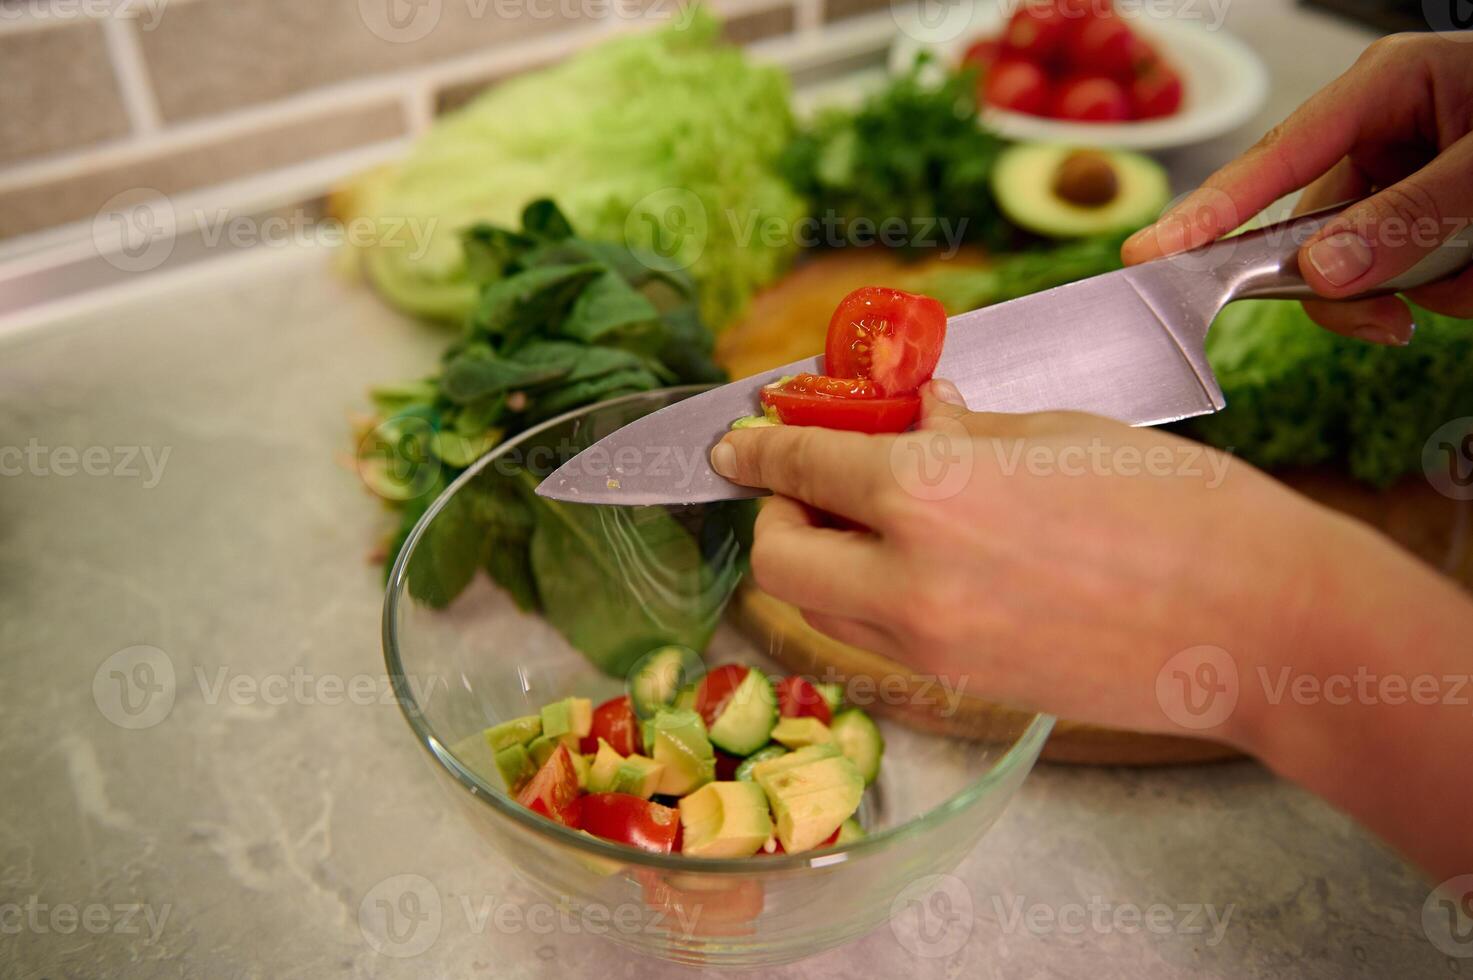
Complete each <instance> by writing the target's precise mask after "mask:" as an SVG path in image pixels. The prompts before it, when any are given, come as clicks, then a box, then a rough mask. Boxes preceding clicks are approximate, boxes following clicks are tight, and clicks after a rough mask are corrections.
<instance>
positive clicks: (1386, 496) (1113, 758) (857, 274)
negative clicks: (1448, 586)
mask: <svg viewBox="0 0 1473 980" xmlns="http://www.w3.org/2000/svg"><path fill="white" fill-rule="evenodd" d="M952 261H953V262H963V263H967V264H977V265H981V264H984V263H985V261H986V260H985V258H984V257H982V256H981V255H979V254H976V253H965V252H964V253H962V254H960V255H958V256H957V257H956V258H955V259H953V260H952ZM926 268H927V266H926V265H925V264H917V263H909V262H904V261H902V260H901V259H899V258H897V257H896V256H895V255H894V254H892V253H888V252H884V251H881V250H879V249H868V250H861V251H856V250H849V251H841V252H832V253H827V254H824V255H821V256H819V257H817V258H814V259H812V260H810V261H808V262H806V263H805V264H804V265H802V266H801V267H800V268H798V269H797V270H795V271H794V272H793V273H792V274H790V275H789V276H787V277H786V278H785V279H783V280H782V281H781V282H779V283H777V284H776V285H774V286H772V287H771V288H769V289H767V290H766V291H764V292H763V293H761V294H760V295H758V296H757V297H756V298H755V299H754V300H753V302H752V305H751V308H750V309H749V310H748V311H747V314H746V316H745V317H743V319H742V321H741V322H740V323H738V324H735V325H734V326H732V327H731V328H730V329H729V330H727V331H726V332H724V333H723V334H722V335H721V337H720V339H719V341H718V343H717V358H718V360H720V361H721V363H722V364H723V365H724V366H725V367H726V369H727V370H728V371H730V372H731V374H732V376H733V377H738V378H739V377H745V376H747V375H749V374H755V373H757V372H758V371H765V370H768V369H769V368H773V367H777V366H778V365H780V364H786V363H788V362H789V361H795V360H797V359H798V358H801V357H808V356H811V355H812V354H814V353H817V352H819V351H821V350H822V349H823V337H824V332H825V330H826V329H827V327H828V321H829V315H830V314H831V313H832V312H833V310H834V307H835V306H836V305H838V302H839V300H840V299H842V298H843V297H844V295H845V294H847V293H848V292H849V291H850V290H853V289H856V288H858V287H859V286H864V285H872V284H876V283H884V284H886V285H893V286H896V287H899V288H902V289H903V288H905V287H906V285H907V284H908V282H910V281H911V280H912V279H913V278H914V277H915V276H917V275H918V274H920V273H922V272H924V271H925V269H926ZM1276 475H1277V476H1278V477H1279V478H1280V479H1282V480H1283V481H1284V482H1286V483H1287V484H1289V485H1290V486H1292V487H1294V488H1295V489H1297V490H1299V491H1300V492H1301V493H1304V494H1305V495H1307V496H1309V497H1311V498H1313V499H1315V500H1317V501H1319V502H1321V503H1323V504H1325V505H1326V506H1329V507H1333V508H1335V509H1336V510H1340V511H1343V512H1345V513H1347V514H1350V515H1352V516H1354V517H1356V518H1359V519H1360V520H1363V521H1365V522H1366V523H1368V524H1370V525H1372V526H1373V527H1376V528H1379V529H1380V530H1381V531H1382V532H1384V533H1385V534H1386V535H1387V536H1389V537H1390V538H1392V539H1393V540H1395V541H1396V542H1398V543H1399V544H1401V545H1402V546H1403V547H1405V548H1407V549H1408V550H1410V551H1412V552H1413V553H1415V554H1417V555H1419V556H1420V557H1421V558H1422V559H1423V560H1425V561H1427V562H1428V563H1429V564H1431V565H1433V566H1434V567H1436V568H1439V569H1441V570H1442V571H1444V572H1446V573H1447V574H1449V575H1451V576H1453V577H1454V578H1456V579H1458V580H1459V581H1461V582H1462V583H1464V584H1465V585H1466V586H1468V587H1469V588H1473V503H1470V502H1462V503H1459V502H1457V501H1453V500H1449V499H1448V498H1446V497H1444V496H1442V495H1441V494H1439V493H1438V492H1437V491H1436V490H1434V489H1433V488H1432V487H1431V485H1429V484H1428V483H1427V481H1426V480H1423V479H1420V478H1408V479H1407V480H1405V481H1403V482H1402V483H1400V484H1398V485H1397V486H1395V487H1393V488H1391V489H1390V490H1386V491H1376V490H1372V489H1370V488H1368V487H1365V486H1362V485H1360V484H1357V483H1354V482H1352V481H1350V480H1348V479H1346V478H1344V477H1342V476H1340V475H1339V474H1336V473H1332V472H1328V471H1307V472H1295V473H1282V474H1276ZM733 614H734V616H735V618H736V620H737V622H738V623H739V624H740V625H741V626H742V628H743V629H745V630H747V631H748V632H749V633H750V634H751V635H752V636H753V637H755V638H756V639H757V641H758V642H759V643H761V645H762V646H763V647H764V648H766V649H769V650H770V651H771V653H772V656H773V657H774V658H775V659H777V660H778V661H779V662H781V663H782V664H783V665H784V666H785V667H786V668H787V669H789V670H792V671H793V672H795V673H805V674H816V675H823V674H824V672H825V671H826V670H832V671H834V672H835V673H837V674H838V675H839V676H842V677H860V676H866V677H869V678H871V679H873V680H875V681H876V682H878V679H879V678H880V677H891V678H893V677H896V676H902V677H909V676H910V675H909V672H908V671H907V670H906V668H905V667H903V666H902V665H900V664H898V663H896V662H895V661H893V660H889V659H887V658H885V657H882V656H880V655H878V654H875V653H871V652H869V651H866V650H861V649H859V648H857V647H853V646H849V645H848V644H845V643H840V642H838V641H837V640H834V639H831V638H829V637H827V636H824V635H823V634H822V633H819V632H818V631H816V630H814V629H813V628H812V627H810V626H809V625H808V624H807V623H806V622H804V621H803V618H802V616H801V615H800V614H799V612H798V610H797V609H796V608H795V607H793V606H790V605H788V604H787V603H784V602H780V601H778V600H777V599H774V598H773V597H772V596H769V595H767V594H766V593H764V592H762V591H761V590H760V589H757V588H756V587H755V586H753V585H751V584H750V583H747V584H745V585H743V587H742V590H741V591H740V592H739V593H738V595H737V597H736V600H735V603H734V605H733ZM892 683H893V682H892ZM908 684H910V685H911V686H912V689H913V690H915V691H916V693H918V694H924V693H925V692H923V691H921V690H920V688H919V684H920V682H919V681H918V680H911V681H908ZM886 700H887V701H890V702H905V706H901V705H899V704H898V703H897V704H896V705H895V706H891V707H887V706H885V705H877V706H876V713H879V714H885V715H888V716H890V717H892V718H893V719H895V720H896V721H899V722H901V723H903V724H906V725H911V726H913V727H916V728H921V729H925V730H930V731H941V732H946V733H948V734H954V735H959V736H961V737H965V738H972V739H978V740H988V739H1006V738H1010V737H1013V736H1014V735H1015V734H1016V732H1017V731H1018V730H1019V728H1020V727H1021V725H1022V723H1023V719H1024V718H1025V717H1026V716H1024V715H1022V714H1020V713H1018V712H1015V711H1012V710H1010V709H1008V708H1004V707H1001V706H999V705H996V704H993V703H991V702H988V701H985V700H982V699H981V698H977V697H973V696H969V695H963V696H962V698H961V700H960V703H959V704H958V705H957V708H956V710H955V711H953V712H949V713H947V715H946V716H945V717H942V716H941V715H940V714H939V713H936V712H934V711H932V710H928V709H926V708H924V707H917V706H915V705H914V704H912V702H915V701H919V702H922V703H924V702H927V701H929V700H931V699H930V698H929V697H917V698H905V697H898V698H896V697H892V698H887V699H886ZM1237 755H1238V753H1237V752H1236V751H1235V750H1234V749H1231V748H1229V747H1227V746H1224V745H1220V744H1217V743H1215V742H1209V741H1204V740H1201V739H1190V738H1176V737H1170V736H1158V735H1142V734H1139V733H1136V732H1122V731H1114V730H1111V729H1106V728H1099V727H1097V726H1094V725H1084V724H1080V723H1077V722H1071V721H1067V720H1063V719H1061V720H1060V721H1059V723H1058V725H1057V726H1056V727H1055V729H1054V734H1053V736H1052V737H1051V738H1050V739H1049V741H1048V744H1047V746H1046V747H1045V748H1044V751H1043V757H1044V758H1045V759H1048V760H1050V761H1054V762H1066V763H1077V764H1083V765H1131V766H1149V765H1169V764H1182V763H1201V762H1213V761H1218V760H1222V759H1230V758H1234V757H1236V756H1237Z"/></svg>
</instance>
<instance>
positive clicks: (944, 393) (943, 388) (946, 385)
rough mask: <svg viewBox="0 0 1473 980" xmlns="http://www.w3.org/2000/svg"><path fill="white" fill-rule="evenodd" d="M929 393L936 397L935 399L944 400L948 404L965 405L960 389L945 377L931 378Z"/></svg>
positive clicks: (965, 401)
mask: <svg viewBox="0 0 1473 980" xmlns="http://www.w3.org/2000/svg"><path fill="white" fill-rule="evenodd" d="M931 394H932V395H934V396H935V397H936V400H937V401H942V402H946V404H948V405H960V406H961V407H962V408H966V407H967V400H966V399H965V398H963V397H962V393H961V391H960V389H958V388H957V386H956V385H954V384H952V383H951V382H950V381H947V380H946V379H945V378H932V379H931Z"/></svg>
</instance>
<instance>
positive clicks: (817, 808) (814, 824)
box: [754, 746, 864, 854]
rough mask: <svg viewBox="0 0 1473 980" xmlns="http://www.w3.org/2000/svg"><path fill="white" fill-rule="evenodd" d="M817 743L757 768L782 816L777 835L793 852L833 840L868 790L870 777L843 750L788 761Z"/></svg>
mask: <svg viewBox="0 0 1473 980" xmlns="http://www.w3.org/2000/svg"><path fill="white" fill-rule="evenodd" d="M812 748H819V746H809V747H808V748H805V749H800V750H799V751H798V752H794V753H792V755H789V756H784V757H783V758H780V759H772V760H770V761H768V762H764V763H762V764H761V765H759V766H757V767H756V769H755V770H754V775H755V776H756V779H757V785H759V786H760V787H761V788H762V791H763V792H764V793H766V794H767V799H768V801H769V802H770V803H771V804H772V812H773V815H774V816H775V817H776V818H777V820H776V823H777V838H778V840H780V841H781V842H782V845H783V849H784V850H785V851H787V852H788V853H789V854H797V853H798V852H800V851H808V850H812V849H813V848H815V847H817V846H818V845H820V844H822V843H823V842H824V841H826V840H828V838H829V836H830V835H832V834H833V832H834V831H835V830H837V829H838V828H839V825H840V824H842V823H843V822H844V821H845V820H846V819H848V818H849V817H851V816H853V815H854V811H855V810H857V809H859V800H860V798H861V797H862V796H863V795H864V778H863V777H862V776H860V774H859V770H858V769H856V768H855V767H854V763H852V762H850V761H849V760H848V759H847V758H845V757H844V756H843V755H835V756H829V757H827V758H822V759H816V760H813V761H809V762H799V763H798V764H796V765H793V764H789V765H786V766H785V765H784V763H788V762H789V761H790V760H791V759H792V758H793V756H796V755H798V754H799V752H806V751H809V749H812Z"/></svg>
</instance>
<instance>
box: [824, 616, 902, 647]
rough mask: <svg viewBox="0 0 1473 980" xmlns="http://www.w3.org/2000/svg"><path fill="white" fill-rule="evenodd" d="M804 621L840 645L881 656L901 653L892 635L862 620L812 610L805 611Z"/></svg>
mask: <svg viewBox="0 0 1473 980" xmlns="http://www.w3.org/2000/svg"><path fill="white" fill-rule="evenodd" d="M803 619H804V620H805V621H806V622H807V623H808V625H809V626H812V627H813V628H814V629H816V630H818V631H819V632H820V633H822V634H824V635H825V636H829V637H832V638H834V639H835V640H838V641H839V642H840V643H847V644H849V645H850V646H852V647H858V648H859V649H861V650H867V651H869V652H870V653H878V654H881V655H891V654H894V653H896V652H898V651H899V647H900V644H898V643H896V642H895V640H894V638H893V637H891V636H890V634H888V633H886V632H885V631H884V630H882V629H880V628H879V627H877V626H871V625H870V624H869V623H866V622H862V621H861V620H858V619H848V618H846V617H844V616H830V615H828V614H826V613H821V612H815V611H814V610H811V609H804V610H803Z"/></svg>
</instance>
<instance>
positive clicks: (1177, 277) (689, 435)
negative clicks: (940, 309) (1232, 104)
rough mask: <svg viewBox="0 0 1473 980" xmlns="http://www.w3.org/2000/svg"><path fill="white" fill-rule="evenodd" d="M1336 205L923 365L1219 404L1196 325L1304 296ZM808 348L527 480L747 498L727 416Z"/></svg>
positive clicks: (1197, 409)
mask: <svg viewBox="0 0 1473 980" xmlns="http://www.w3.org/2000/svg"><path fill="white" fill-rule="evenodd" d="M1341 210H1343V206H1337V207H1334V208H1328V209H1325V210H1323V211H1318V212H1314V213H1312V214H1308V215H1302V216H1300V217H1298V218H1293V219H1290V220H1289V221H1285V222H1280V223H1278V224H1275V225H1270V226H1268V227H1266V228H1261V229H1258V230H1256V231H1252V232H1246V233H1244V234H1242V235H1237V236H1234V237H1232V238H1227V239H1223V240H1221V241H1219V242H1216V243H1214V244H1212V245H1208V246H1206V247H1204V248H1200V249H1195V250H1193V251H1190V252H1184V253H1181V254H1180V255H1176V256H1170V257H1167V258H1164V259H1158V260H1156V261H1153V262H1147V263H1143V264H1141V265H1137V266H1133V267H1131V268H1128V269H1121V270H1118V271H1116V272H1110V273H1106V274H1104V275H1101V276H1095V277H1093V278H1090V279H1084V280H1081V281H1079V282H1074V283H1070V284H1068V285H1064V286H1059V287H1056V288H1054V289H1049V290H1046V291H1044V292H1040V293H1035V294H1033V295H1031V296H1024V297H1022V298H1020V299H1015V300H1011V301H1009V302H1006V303H1000V304H997V305H995V306H989V307H984V308H983V309H979V310H973V311H971V312H968V313H962V314H960V315H958V316H954V317H951V318H950V319H949V320H948V321H947V325H946V344H945V348H944V350H943V351H942V354H941V360H940V362H939V363H938V365H937V367H936V377H940V378H948V379H950V380H951V381H952V382H954V383H955V384H956V386H957V388H958V389H959V390H960V391H961V393H962V395H963V397H964V398H965V399H966V401H967V405H968V407H969V408H971V409H972V410H973V411H982V412H1007V413H1021V412H1040V411H1056V410H1073V411H1081V412H1090V413H1092V414H1095V415H1102V416H1105V417H1107V418H1113V419H1117V420H1119V421H1122V422H1126V423H1129V424H1131V425H1157V424H1161V423H1165V422H1173V421H1177V420H1180V419H1184V418H1190V417H1192V416H1196V415H1203V414H1206V413H1209V412H1215V411H1218V410H1219V409H1221V408H1222V407H1223V405H1224V399H1223V394H1222V390H1221V388H1219V387H1218V384H1217V380H1216V378H1214V377H1213V374H1212V369H1211V367H1210V366H1209V364H1208V362H1207V352H1206V340H1207V331H1208V327H1209V326H1210V325H1211V323H1212V320H1213V318H1214V317H1215V316H1216V315H1217V313H1218V312H1219V311H1220V310H1221V309H1222V307H1223V306H1224V305H1225V304H1226V303H1228V302H1229V301H1231V300H1234V299H1243V298H1250V297H1252V298H1269V297H1275V298H1293V299H1298V298H1303V297H1305V296H1309V295H1313V294H1312V292H1311V291H1310V289H1309V287H1308V285H1307V284H1305V282H1304V280H1303V277H1301V276H1300V274H1299V270H1298V264H1297V253H1298V249H1299V246H1300V245H1301V244H1302V243H1303V242H1305V241H1307V240H1308V238H1309V237H1310V236H1312V235H1313V234H1314V232H1315V231H1317V230H1318V229H1319V228H1320V227H1323V225H1324V224H1325V223H1326V222H1328V221H1329V220H1330V219H1331V218H1333V217H1334V216H1335V215H1336V214H1338V213H1339V212H1340V211H1341ZM1470 242H1473V234H1470V233H1469V229H1467V228H1465V229H1464V230H1463V231H1462V232H1461V233H1459V235H1455V236H1454V237H1453V238H1450V239H1449V240H1448V242H1446V243H1445V244H1444V245H1443V246H1442V248H1440V249H1439V250H1437V251H1434V252H1433V253H1431V254H1430V255H1429V256H1427V257H1426V258H1425V259H1423V260H1422V261H1421V262H1420V263H1418V265H1417V266H1415V267H1414V268H1413V269H1411V270H1410V271H1408V272H1407V273H1405V274H1403V275H1402V276H1399V277H1398V278H1397V279H1396V280H1395V281H1394V282H1391V283H1387V284H1386V285H1385V286H1384V287H1383V288H1382V289H1380V290H1377V292H1392V291H1397V290H1400V289H1407V288H1411V287H1412V286H1414V285H1421V284H1424V283H1427V282H1431V281H1433V280H1434V279H1439V278H1441V277H1442V276H1444V275H1447V274H1448V273H1450V272H1452V271H1455V270H1456V269H1458V268H1461V267H1462V266H1463V265H1465V264H1466V263H1467V261H1468V258H1469V247H1470ZM822 361H823V358H821V357H812V358H807V359H805V360H801V361H794V362H793V363H791V364H786V365H784V366H782V367H780V368H774V369H773V370H771V371H766V372H763V373H761V374H757V375H753V376H751V377H748V378H744V379H742V380H740V381H735V382H732V383H731V384H726V385H721V386H719V387H716V388H713V389H711V390H709V391H705V392H702V393H700V394H697V395H693V396H691V397H690V398H686V399H684V400H682V401H679V402H676V403H675V404H672V405H669V406H666V407H665V408H662V409H660V410H658V411H656V412H653V413H651V414H649V415H647V416H644V417H643V418H640V419H636V420H635V421H633V422H631V423H629V424H628V425H626V426H624V427H622V428H620V429H618V430H616V431H615V432H613V433H612V434H610V435H608V436H606V437H605V438H603V439H602V440H600V441H599V442H597V443H595V444H594V445H592V446H590V447H589V448H587V449H585V450H583V451H582V452H581V453H579V454H578V455H576V456H574V457H573V458H572V459H570V460H568V461H567V462H566V463H564V464H563V465H562V466H561V467H559V468H558V469H557V470H555V471H554V472H553V473H552V474H551V475H549V476H548V477H547V478H546V479H545V480H543V481H542V482H541V484H540V485H539V486H538V487H537V493H538V494H539V495H541V496H544V497H549V498H552V499H556V500H564V501H568V502H572V503H590V504H624V505H650V504H697V503H708V502H712V501H718V500H735V499H741V498H745V497H754V496H761V495H763V494H765V493H766V491H765V490H760V489H755V488H751V487H744V486H741V485H739V484H735V483H732V482H730V481H728V480H726V479H725V478H724V477H721V476H719V475H717V474H716V472H715V471H713V470H712V469H711V467H710V463H709V460H708V454H709V453H710V450H711V447H712V446H714V445H715V444H716V442H717V441H718V440H719V439H720V438H721V437H722V436H723V435H725V434H726V432H727V431H728V430H729V429H730V427H731V423H732V422H733V421H734V420H736V419H738V418H741V417H742V416H745V415H752V414H754V413H756V412H759V411H760V410H761V409H760V405H759V403H758V393H759V391H760V389H761V388H762V386H763V385H766V384H769V383H771V382H773V381H776V380H777V379H778V378H781V377H783V376H785V375H790V374H800V373H805V372H812V373H816V374H822V373H823V371H822Z"/></svg>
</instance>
